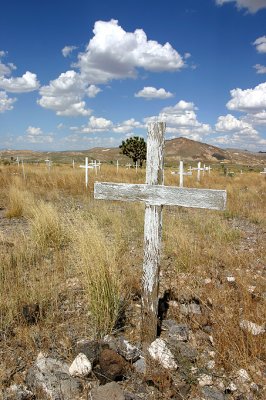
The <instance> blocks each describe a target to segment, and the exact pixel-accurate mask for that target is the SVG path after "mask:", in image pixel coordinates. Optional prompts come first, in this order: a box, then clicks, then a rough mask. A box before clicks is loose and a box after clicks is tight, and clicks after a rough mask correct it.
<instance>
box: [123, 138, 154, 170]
mask: <svg viewBox="0 0 266 400" xmlns="http://www.w3.org/2000/svg"><path fill="white" fill-rule="evenodd" d="M119 148H120V149H121V152H120V153H121V154H125V155H126V156H128V157H129V158H131V159H132V160H133V162H134V164H136V162H137V161H139V166H140V167H142V164H143V161H144V160H146V153H147V145H146V142H145V140H144V139H143V138H141V137H138V136H133V137H131V138H129V139H127V140H125V141H124V140H123V141H122V144H121V145H120V146H119Z"/></svg>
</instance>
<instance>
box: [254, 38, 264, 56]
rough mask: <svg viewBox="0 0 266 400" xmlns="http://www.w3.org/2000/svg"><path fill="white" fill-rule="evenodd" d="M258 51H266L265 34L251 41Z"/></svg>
mask: <svg viewBox="0 0 266 400" xmlns="http://www.w3.org/2000/svg"><path fill="white" fill-rule="evenodd" d="M253 44H254V46H256V50H257V52H258V53H266V36H261V37H259V38H257V39H256V40H255V42H254V43H253Z"/></svg>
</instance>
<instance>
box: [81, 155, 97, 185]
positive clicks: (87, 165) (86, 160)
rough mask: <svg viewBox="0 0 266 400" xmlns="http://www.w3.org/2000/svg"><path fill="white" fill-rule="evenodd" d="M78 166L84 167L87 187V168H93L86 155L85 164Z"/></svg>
mask: <svg viewBox="0 0 266 400" xmlns="http://www.w3.org/2000/svg"><path fill="white" fill-rule="evenodd" d="M79 167H80V168H85V186H86V189H87V187H88V182H89V169H90V168H94V167H92V166H91V165H89V160H88V157H85V165H80V166H79Z"/></svg>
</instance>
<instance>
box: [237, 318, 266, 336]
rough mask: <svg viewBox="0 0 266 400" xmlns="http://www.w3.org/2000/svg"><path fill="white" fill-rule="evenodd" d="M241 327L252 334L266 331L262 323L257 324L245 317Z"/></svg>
mask: <svg viewBox="0 0 266 400" xmlns="http://www.w3.org/2000/svg"><path fill="white" fill-rule="evenodd" d="M239 325H240V328H242V329H245V330H247V331H248V332H250V333H252V335H254V336H256V335H260V334H262V333H265V328H264V327H263V326H261V325H257V324H255V323H254V322H251V321H248V320H246V319H243V320H242V321H240V324H239Z"/></svg>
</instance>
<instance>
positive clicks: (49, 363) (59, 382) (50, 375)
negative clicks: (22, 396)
mask: <svg viewBox="0 0 266 400" xmlns="http://www.w3.org/2000/svg"><path fill="white" fill-rule="evenodd" d="M26 383H27V385H28V387H29V388H30V389H31V390H32V392H33V393H34V394H35V393H38V394H39V393H43V398H45V397H48V398H49V399H50V400H59V399H64V400H74V399H79V398H80V393H81V391H82V385H81V383H80V381H79V380H77V379H75V378H73V377H71V376H70V375H69V373H68V365H67V364H65V363H63V362H61V361H59V360H56V359H53V358H50V357H45V356H44V355H43V354H42V353H39V355H38V357H37V360H36V361H35V363H34V365H33V367H31V368H30V369H29V371H28V374H27V377H26Z"/></svg>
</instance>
